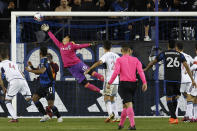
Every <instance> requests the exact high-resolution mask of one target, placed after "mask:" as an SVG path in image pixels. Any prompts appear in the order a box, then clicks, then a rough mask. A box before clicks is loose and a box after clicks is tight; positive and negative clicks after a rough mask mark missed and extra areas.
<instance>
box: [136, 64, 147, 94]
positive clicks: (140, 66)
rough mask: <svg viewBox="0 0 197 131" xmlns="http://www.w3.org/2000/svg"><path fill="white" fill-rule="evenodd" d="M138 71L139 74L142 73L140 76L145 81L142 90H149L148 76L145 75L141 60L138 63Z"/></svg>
mask: <svg viewBox="0 0 197 131" xmlns="http://www.w3.org/2000/svg"><path fill="white" fill-rule="evenodd" d="M137 71H138V74H139V75H140V78H141V80H142V83H143V85H142V91H143V92H145V91H146V90H147V82H146V77H145V74H144V71H143V69H142V63H141V62H140V61H138V63H137Z"/></svg>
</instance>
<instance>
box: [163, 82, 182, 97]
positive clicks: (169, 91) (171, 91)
mask: <svg viewBox="0 0 197 131" xmlns="http://www.w3.org/2000/svg"><path fill="white" fill-rule="evenodd" d="M177 95H181V92H180V83H178V82H166V96H168V97H172V96H177Z"/></svg>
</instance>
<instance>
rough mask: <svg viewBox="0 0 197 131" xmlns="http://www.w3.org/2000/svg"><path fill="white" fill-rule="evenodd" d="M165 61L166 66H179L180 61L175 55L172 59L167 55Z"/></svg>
mask: <svg viewBox="0 0 197 131" xmlns="http://www.w3.org/2000/svg"><path fill="white" fill-rule="evenodd" d="M166 61H167V62H168V63H167V67H179V66H180V62H179V61H178V57H175V58H174V59H173V58H172V57H168V58H167V59H166Z"/></svg>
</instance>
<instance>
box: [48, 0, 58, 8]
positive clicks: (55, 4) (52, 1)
mask: <svg viewBox="0 0 197 131" xmlns="http://www.w3.org/2000/svg"><path fill="white" fill-rule="evenodd" d="M58 6H60V0H50V10H51V11H54V10H55V8H56V7H58Z"/></svg>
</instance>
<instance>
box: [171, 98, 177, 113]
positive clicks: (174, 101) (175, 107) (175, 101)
mask: <svg viewBox="0 0 197 131" xmlns="http://www.w3.org/2000/svg"><path fill="white" fill-rule="evenodd" d="M172 103H173V108H174V110H173V113H174V114H175V115H176V109H177V104H178V102H177V99H176V100H173V102H172ZM177 115H178V114H177ZM177 115H176V116H177Z"/></svg>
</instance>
